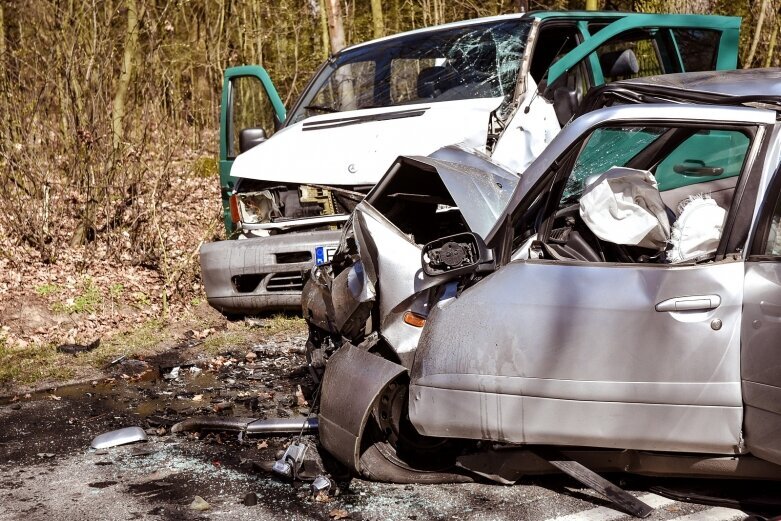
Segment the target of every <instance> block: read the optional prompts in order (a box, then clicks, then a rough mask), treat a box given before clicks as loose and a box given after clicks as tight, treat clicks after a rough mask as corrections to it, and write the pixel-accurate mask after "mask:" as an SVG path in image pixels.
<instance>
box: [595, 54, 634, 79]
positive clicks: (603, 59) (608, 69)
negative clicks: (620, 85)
mask: <svg viewBox="0 0 781 521" xmlns="http://www.w3.org/2000/svg"><path fill="white" fill-rule="evenodd" d="M599 64H600V66H601V67H602V72H603V73H604V75H605V76H608V77H610V78H617V77H619V76H621V77H626V76H632V75H634V74H637V73H638V71H640V64H639V63H638V62H637V56H636V55H635V52H634V51H633V50H632V49H624V50H623V51H613V52H606V53H605V54H603V55H602V56H600V57H599Z"/></svg>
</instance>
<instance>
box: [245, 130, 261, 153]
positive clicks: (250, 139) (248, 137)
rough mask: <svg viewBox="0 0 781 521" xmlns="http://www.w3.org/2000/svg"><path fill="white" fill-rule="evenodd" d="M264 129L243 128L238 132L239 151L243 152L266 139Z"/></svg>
mask: <svg viewBox="0 0 781 521" xmlns="http://www.w3.org/2000/svg"><path fill="white" fill-rule="evenodd" d="M266 139H267V138H266V131H265V130H263V129H262V128H245V129H243V130H241V131H240V132H239V153H240V154H243V153H244V152H246V151H247V150H249V149H250V148H252V147H256V146H258V145H260V144H261V143H263V142H264V141H265V140H266Z"/></svg>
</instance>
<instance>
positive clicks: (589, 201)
mask: <svg viewBox="0 0 781 521" xmlns="http://www.w3.org/2000/svg"><path fill="white" fill-rule="evenodd" d="M580 217H581V218H582V219H583V221H584V222H585V223H586V225H587V226H588V227H589V229H590V230H591V231H592V232H593V233H594V235H596V236H597V237H599V238H600V239H602V240H604V241H607V242H612V243H614V244H625V245H630V246H641V247H643V248H653V249H657V250H664V249H665V247H666V246H667V241H668V239H669V237H670V221H669V219H668V218H667V212H666V211H665V206H664V202H662V198H661V196H660V195H659V188H658V186H657V184H656V179H655V178H654V176H653V174H652V173H651V172H649V171H647V170H636V169H633V168H623V167H615V166H614V167H613V168H611V169H610V170H608V171H607V172H605V173H604V174H602V175H600V176H599V177H598V178H597V179H596V180H595V181H593V182H592V183H590V184H588V186H586V187H585V188H584V190H583V195H582V196H581V198H580Z"/></svg>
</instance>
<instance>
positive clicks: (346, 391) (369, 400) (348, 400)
mask: <svg viewBox="0 0 781 521" xmlns="http://www.w3.org/2000/svg"><path fill="white" fill-rule="evenodd" d="M406 371H407V370H406V369H405V368H404V367H403V366H401V365H398V364H394V363H393V362H390V361H388V360H386V359H384V358H381V357H379V356H377V355H373V354H371V353H368V352H366V351H364V350H362V349H359V348H357V347H355V346H353V345H352V344H344V345H343V346H342V347H341V348H339V350H338V351H337V352H336V353H335V354H334V355H333V356H332V357H331V358H329V359H328V365H327V366H326V369H325V376H324V378H323V388H322V390H321V396H322V399H321V402H320V417H319V422H320V443H322V444H323V447H324V448H325V449H326V450H327V451H328V452H330V453H331V454H332V455H333V456H334V457H335V458H336V459H338V460H339V461H340V462H342V463H343V464H344V465H346V466H347V467H349V468H350V470H351V471H352V472H354V473H355V474H360V471H361V469H360V456H361V455H360V449H361V437H362V436H363V430H364V428H365V427H366V422H367V420H368V419H369V415H370V414H371V410H372V407H373V406H374V402H375V401H376V400H377V397H378V396H379V395H380V392H381V391H382V390H383V389H384V388H385V386H386V385H388V384H389V383H390V382H391V381H393V380H394V379H396V378H397V377H398V376H399V375H401V374H402V373H405V372H406Z"/></svg>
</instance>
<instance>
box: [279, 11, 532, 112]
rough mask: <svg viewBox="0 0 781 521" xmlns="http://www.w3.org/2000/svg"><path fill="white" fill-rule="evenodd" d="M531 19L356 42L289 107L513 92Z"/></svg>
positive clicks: (333, 108) (334, 108) (326, 108)
mask: <svg viewBox="0 0 781 521" xmlns="http://www.w3.org/2000/svg"><path fill="white" fill-rule="evenodd" d="M530 28H531V19H515V20H502V21H496V22H490V23H480V24H469V25H464V26H461V27H446V28H442V29H438V30H434V31H424V32H419V33H416V32H413V33H412V34H407V35H403V36H400V37H398V38H389V39H383V40H380V41H378V42H370V43H368V44H364V45H359V46H356V47H355V48H354V49H351V50H346V51H345V52H343V53H341V54H339V55H338V57H337V58H336V59H335V60H334V63H333V64H331V66H329V67H326V68H324V69H323V70H322V71H321V73H320V75H319V76H318V77H317V78H316V79H315V80H314V81H313V83H312V88H311V89H310V90H309V91H308V92H306V93H304V95H303V98H302V101H301V103H300V104H299V105H298V107H297V108H296V109H295V112H294V113H293V114H291V115H290V121H291V122H292V123H295V122H296V121H300V120H302V119H304V118H307V117H310V116H312V115H316V114H322V113H328V112H340V111H344V110H353V109H356V108H358V109H360V108H368V107H388V106H393V105H399V104H405V103H415V102H418V103H433V102H439V101H451V100H462V99H474V98H493V97H500V96H505V95H507V94H510V93H512V91H513V89H514V87H515V83H516V79H517V78H516V76H517V74H518V69H519V67H520V65H521V62H522V58H523V53H524V50H525V48H526V40H527V37H528V35H529V30H530Z"/></svg>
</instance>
